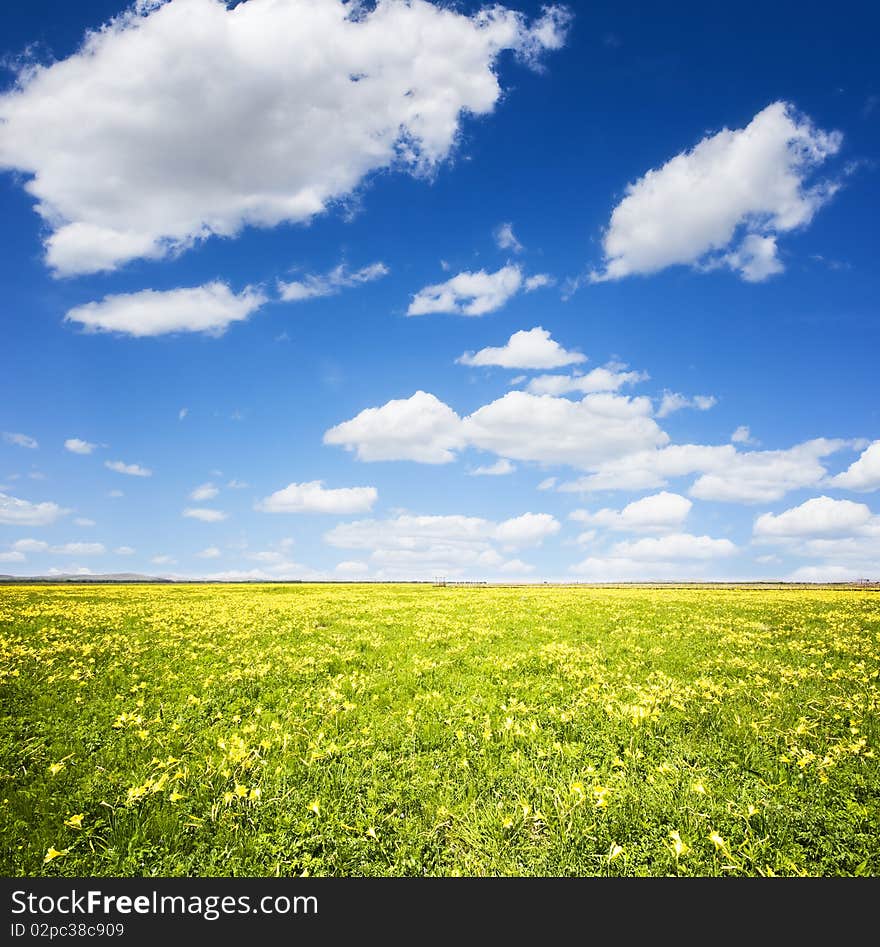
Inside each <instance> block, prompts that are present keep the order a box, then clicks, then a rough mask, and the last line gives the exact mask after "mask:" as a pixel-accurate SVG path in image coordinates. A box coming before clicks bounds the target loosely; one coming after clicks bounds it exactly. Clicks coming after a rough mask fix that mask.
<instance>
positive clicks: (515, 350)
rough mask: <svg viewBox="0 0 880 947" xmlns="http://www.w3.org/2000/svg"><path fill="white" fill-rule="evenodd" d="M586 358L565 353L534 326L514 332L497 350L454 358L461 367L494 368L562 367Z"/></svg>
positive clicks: (466, 353) (576, 354) (544, 331)
mask: <svg viewBox="0 0 880 947" xmlns="http://www.w3.org/2000/svg"><path fill="white" fill-rule="evenodd" d="M586 360H587V357H586V355H582V354H581V353H580V352H567V351H566V350H565V349H564V348H562V346H561V345H560V344H559V343H558V342H556V341H555V340H554V339H552V338H551V337H550V333H549V332H548V331H547V330H546V329H543V328H541V326H536V327H535V328H534V329H529V330H528V331H526V330H525V329H521V330H520V331H519V332H514V333H513V335H512V336H511V337H510V338H509V339H508V341H507V344H506V345H503V346H500V347H498V348H485V349H480V351H479V352H465V353H464V355H462V356H460V357H459V358H457V359H456V362H458V363H459V364H460V365H497V366H499V367H501V368H530V369H536V368H561V367H562V366H563V365H574V364H577V363H579V362H585V361H586Z"/></svg>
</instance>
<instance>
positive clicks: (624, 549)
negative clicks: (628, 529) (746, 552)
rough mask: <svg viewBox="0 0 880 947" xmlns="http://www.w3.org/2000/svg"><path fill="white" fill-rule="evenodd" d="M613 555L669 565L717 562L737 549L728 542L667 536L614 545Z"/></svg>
mask: <svg viewBox="0 0 880 947" xmlns="http://www.w3.org/2000/svg"><path fill="white" fill-rule="evenodd" d="M611 552H612V555H613V556H615V557H618V558H621V559H631V560H635V561H652V562H653V561H658V562H660V561H664V560H665V561H669V560H678V559H716V558H718V557H723V556H732V555H734V554H735V553H736V552H737V548H736V546H735V545H734V544H733V543H732V542H731V541H730V540H729V539H713V538H712V537H711V536H693V535H691V534H690V533H672V534H671V535H669V536H657V537H654V536H648V537H645V538H643V539H636V540H633V541H627V542H620V543H615V545H614V546H613V548H612V550H611Z"/></svg>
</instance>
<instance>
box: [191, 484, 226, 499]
mask: <svg viewBox="0 0 880 947" xmlns="http://www.w3.org/2000/svg"><path fill="white" fill-rule="evenodd" d="M219 492H220V490H219V489H218V488H217V487H216V486H214V484H213V483H203V484H201V485H200V486H198V487H196V488H195V490H193V492H192V493H191V494H190V495H189V498H190V499H191V500H195V501H196V503H203V502H204V501H205V500H213V499H214V497H215V496H217V494H218V493H219Z"/></svg>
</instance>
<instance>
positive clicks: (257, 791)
mask: <svg viewBox="0 0 880 947" xmlns="http://www.w3.org/2000/svg"><path fill="white" fill-rule="evenodd" d="M262 795H263V790H262V789H260V787H259V786H255V787H254V788H253V789H252V790H251V793H250V796H249V797H248V798H250V799H251V800H257V799H259V798H260V796H262Z"/></svg>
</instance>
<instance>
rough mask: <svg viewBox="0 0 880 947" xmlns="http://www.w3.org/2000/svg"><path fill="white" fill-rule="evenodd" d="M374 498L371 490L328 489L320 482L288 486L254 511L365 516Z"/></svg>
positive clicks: (356, 488)
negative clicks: (357, 514) (359, 514)
mask: <svg viewBox="0 0 880 947" xmlns="http://www.w3.org/2000/svg"><path fill="white" fill-rule="evenodd" d="M378 496H379V493H378V491H377V490H376V488H375V487H342V488H340V489H329V488H327V487H325V486H324V482H323V481H322V480H311V481H309V482H308V483H291V484H288V486H286V487H284V489H283V490H277V491H276V492H275V493H272V494H271V495H269V496H267V497H266V498H265V499H263V500H260V501H259V502H258V503H257V504H256V507H255V508H256V509H257V510H261V511H262V512H263V513H366V512H368V511H369V510H371V509H372V508H373V504H374V503H375V502H376V500H377V499H378Z"/></svg>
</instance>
